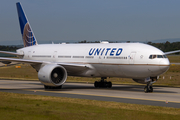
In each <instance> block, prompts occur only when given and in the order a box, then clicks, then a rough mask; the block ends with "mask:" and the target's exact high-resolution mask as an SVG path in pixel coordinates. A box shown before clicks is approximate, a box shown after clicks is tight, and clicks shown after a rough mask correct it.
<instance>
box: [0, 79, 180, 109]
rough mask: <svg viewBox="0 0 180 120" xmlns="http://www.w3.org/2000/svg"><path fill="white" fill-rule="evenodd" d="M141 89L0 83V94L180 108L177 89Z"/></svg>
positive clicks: (80, 84)
mask: <svg viewBox="0 0 180 120" xmlns="http://www.w3.org/2000/svg"><path fill="white" fill-rule="evenodd" d="M143 90H144V86H143V85H113V87H112V88H94V85H93V84H87V83H65V84H64V85H63V88H62V89H54V90H44V86H43V85H42V84H41V83H40V82H39V81H15V80H0V91H2V92H12V93H21V94H34V95H45V96H56V97H70V98H80V99H91V100H100V101H114V102H123V103H132V104H143V105H153V106H164V107H174V108H180V88H173V87H154V92H153V93H144V91H143Z"/></svg>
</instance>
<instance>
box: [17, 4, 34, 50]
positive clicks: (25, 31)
mask: <svg viewBox="0 0 180 120" xmlns="http://www.w3.org/2000/svg"><path fill="white" fill-rule="evenodd" d="M16 7H17V12H18V17H19V24H20V28H21V34H22V38H23V42H24V47H27V46H33V45H37V41H36V38H35V36H34V33H33V31H32V29H31V26H30V24H29V22H28V19H27V17H26V15H25V13H24V11H23V9H22V7H21V4H20V3H19V2H18V3H16Z"/></svg>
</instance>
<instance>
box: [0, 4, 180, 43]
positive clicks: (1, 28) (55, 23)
mask: <svg viewBox="0 0 180 120" xmlns="http://www.w3.org/2000/svg"><path fill="white" fill-rule="evenodd" d="M17 2H18V1H17ZM19 2H21V4H22V6H23V8H24V11H25V13H26V15H27V17H28V19H29V22H30V24H31V27H32V29H33V31H34V34H35V36H36V38H37V40H38V42H39V43H48V42H50V41H54V42H58V41H59V42H66V41H71V42H73V41H74V42H78V41H82V40H87V41H96V40H98V41H99V40H113V41H146V40H148V41H151V40H156V39H167V38H180V7H179V6H180V1H179V0H19ZM15 3H16V1H15V0H1V4H0V45H3V44H9V45H11V44H21V43H22V42H21V41H20V40H21V39H22V38H21V34H20V28H19V21H18V17H17V11H16V5H15Z"/></svg>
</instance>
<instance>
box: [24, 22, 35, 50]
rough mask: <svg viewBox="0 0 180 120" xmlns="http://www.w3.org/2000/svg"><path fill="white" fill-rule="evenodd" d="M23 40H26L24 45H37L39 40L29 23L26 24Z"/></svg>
mask: <svg viewBox="0 0 180 120" xmlns="http://www.w3.org/2000/svg"><path fill="white" fill-rule="evenodd" d="M23 42H24V47H27V46H33V45H37V41H36V39H35V37H34V34H33V32H32V30H31V28H30V25H29V23H26V25H25V26H24V31H23Z"/></svg>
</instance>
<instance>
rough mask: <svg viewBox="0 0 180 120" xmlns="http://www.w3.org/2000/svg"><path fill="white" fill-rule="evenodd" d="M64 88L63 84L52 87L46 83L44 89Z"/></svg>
mask: <svg viewBox="0 0 180 120" xmlns="http://www.w3.org/2000/svg"><path fill="white" fill-rule="evenodd" d="M61 88H62V85H60V86H58V87H52V86H46V85H44V89H45V90H48V89H61Z"/></svg>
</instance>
